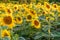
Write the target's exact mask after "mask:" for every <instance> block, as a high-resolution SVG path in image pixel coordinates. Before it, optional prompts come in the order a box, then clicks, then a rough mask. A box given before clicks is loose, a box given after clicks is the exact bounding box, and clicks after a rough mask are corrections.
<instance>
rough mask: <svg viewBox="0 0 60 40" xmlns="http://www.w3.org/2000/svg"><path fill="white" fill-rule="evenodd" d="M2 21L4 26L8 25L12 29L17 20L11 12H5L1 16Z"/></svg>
mask: <svg viewBox="0 0 60 40" xmlns="http://www.w3.org/2000/svg"><path fill="white" fill-rule="evenodd" d="M1 22H2V24H1V25H3V26H8V28H10V29H12V28H13V27H14V26H15V24H14V23H15V21H14V18H13V16H12V15H10V14H5V15H4V16H3V17H2V18H1Z"/></svg>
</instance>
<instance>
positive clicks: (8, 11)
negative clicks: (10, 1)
mask: <svg viewBox="0 0 60 40" xmlns="http://www.w3.org/2000/svg"><path fill="white" fill-rule="evenodd" d="M5 12H6V13H7V14H12V13H13V12H12V9H11V8H5Z"/></svg>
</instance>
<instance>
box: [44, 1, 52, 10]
mask: <svg viewBox="0 0 60 40" xmlns="http://www.w3.org/2000/svg"><path fill="white" fill-rule="evenodd" d="M44 8H45V9H44V10H46V11H50V9H51V5H50V4H49V3H47V2H44Z"/></svg>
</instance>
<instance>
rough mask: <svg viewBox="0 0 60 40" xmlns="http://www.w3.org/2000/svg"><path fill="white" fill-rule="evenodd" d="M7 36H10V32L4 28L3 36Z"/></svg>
mask: <svg viewBox="0 0 60 40" xmlns="http://www.w3.org/2000/svg"><path fill="white" fill-rule="evenodd" d="M6 36H7V37H9V38H10V32H9V31H7V30H3V31H2V37H6Z"/></svg>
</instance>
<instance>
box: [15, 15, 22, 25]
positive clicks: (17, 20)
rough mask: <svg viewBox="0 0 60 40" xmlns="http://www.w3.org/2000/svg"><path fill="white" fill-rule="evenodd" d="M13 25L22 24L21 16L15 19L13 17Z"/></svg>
mask: <svg viewBox="0 0 60 40" xmlns="http://www.w3.org/2000/svg"><path fill="white" fill-rule="evenodd" d="M14 20H15V23H17V24H22V22H23V20H22V17H21V16H17V17H15V19H14Z"/></svg>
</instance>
